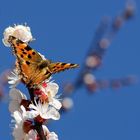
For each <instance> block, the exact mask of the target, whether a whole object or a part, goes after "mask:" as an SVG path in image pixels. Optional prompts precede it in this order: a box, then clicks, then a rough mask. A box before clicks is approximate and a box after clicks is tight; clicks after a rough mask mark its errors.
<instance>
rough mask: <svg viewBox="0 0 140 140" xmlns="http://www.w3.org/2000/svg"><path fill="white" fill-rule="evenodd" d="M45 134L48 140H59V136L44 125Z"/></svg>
mask: <svg viewBox="0 0 140 140" xmlns="http://www.w3.org/2000/svg"><path fill="white" fill-rule="evenodd" d="M42 128H43V131H44V134H45V135H46V136H47V137H46V138H47V140H58V136H57V134H56V133H55V132H50V131H49V129H48V128H47V127H46V126H45V125H42Z"/></svg>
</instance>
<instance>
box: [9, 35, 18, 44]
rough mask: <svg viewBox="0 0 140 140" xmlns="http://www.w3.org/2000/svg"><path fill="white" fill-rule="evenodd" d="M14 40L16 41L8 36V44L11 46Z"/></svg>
mask: <svg viewBox="0 0 140 140" xmlns="http://www.w3.org/2000/svg"><path fill="white" fill-rule="evenodd" d="M14 40H16V37H14V36H11V35H10V36H9V38H8V42H9V44H10V45H13V44H14Z"/></svg>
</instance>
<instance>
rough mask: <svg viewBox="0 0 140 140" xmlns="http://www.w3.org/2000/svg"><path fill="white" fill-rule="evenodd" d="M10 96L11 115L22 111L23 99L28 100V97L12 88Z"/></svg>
mask: <svg viewBox="0 0 140 140" xmlns="http://www.w3.org/2000/svg"><path fill="white" fill-rule="evenodd" d="M9 96H10V103H9V111H10V112H11V113H13V112H14V111H21V108H20V103H21V101H22V100H23V99H25V100H27V98H26V95H24V94H23V93H22V92H21V91H20V90H18V89H16V88H12V89H10V91H9Z"/></svg>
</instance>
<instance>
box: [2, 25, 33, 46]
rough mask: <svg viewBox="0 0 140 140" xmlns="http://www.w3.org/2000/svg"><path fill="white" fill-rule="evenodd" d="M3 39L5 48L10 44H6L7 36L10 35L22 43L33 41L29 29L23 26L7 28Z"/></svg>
mask: <svg viewBox="0 0 140 140" xmlns="http://www.w3.org/2000/svg"><path fill="white" fill-rule="evenodd" d="M3 35H4V38H3V39H2V41H3V43H4V45H5V46H7V47H10V44H9V42H8V39H9V36H10V35H12V36H14V37H16V38H17V39H20V40H21V41H23V42H26V43H28V42H30V41H32V40H33V37H32V33H31V30H30V27H28V26H26V25H25V26H24V25H14V26H13V27H11V26H9V27H8V28H6V29H5V31H4V33H3Z"/></svg>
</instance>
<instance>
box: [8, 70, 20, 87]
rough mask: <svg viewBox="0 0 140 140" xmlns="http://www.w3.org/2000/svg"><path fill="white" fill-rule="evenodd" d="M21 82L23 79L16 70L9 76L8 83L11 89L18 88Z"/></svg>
mask: <svg viewBox="0 0 140 140" xmlns="http://www.w3.org/2000/svg"><path fill="white" fill-rule="evenodd" d="M20 81H21V77H20V76H19V74H18V70H17V69H14V70H13V71H12V72H11V74H10V75H9V76H8V83H9V84H10V85H11V86H10V88H13V87H16V86H17V85H18V84H19V82H20Z"/></svg>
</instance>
